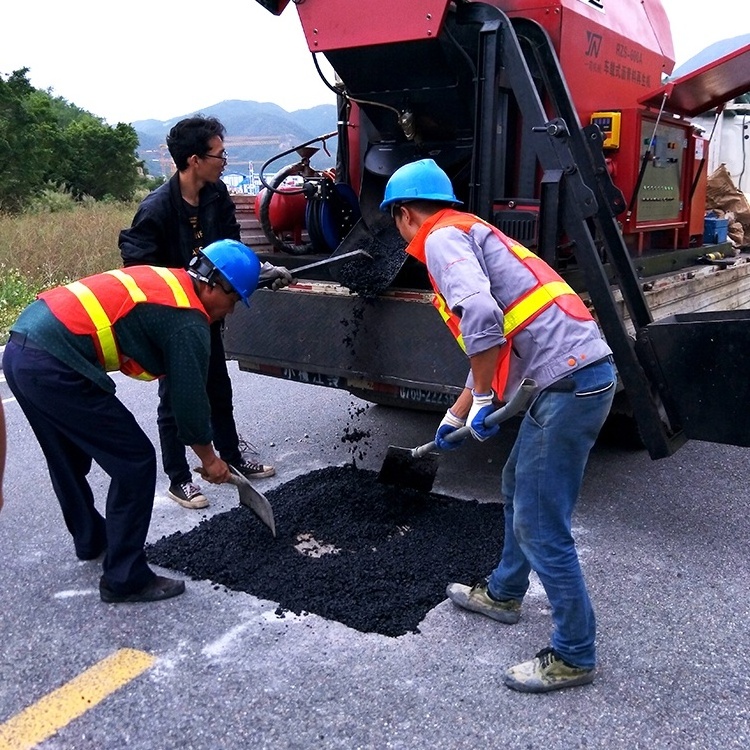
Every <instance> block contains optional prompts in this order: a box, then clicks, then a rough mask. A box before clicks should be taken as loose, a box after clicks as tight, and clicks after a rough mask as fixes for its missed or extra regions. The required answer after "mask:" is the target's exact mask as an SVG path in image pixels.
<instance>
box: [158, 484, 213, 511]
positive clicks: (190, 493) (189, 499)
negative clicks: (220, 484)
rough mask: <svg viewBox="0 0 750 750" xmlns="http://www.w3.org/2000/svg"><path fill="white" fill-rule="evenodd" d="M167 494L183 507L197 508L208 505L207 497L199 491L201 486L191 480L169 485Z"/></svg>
mask: <svg viewBox="0 0 750 750" xmlns="http://www.w3.org/2000/svg"><path fill="white" fill-rule="evenodd" d="M167 495H169V497H171V498H172V500H174V501H175V502H176V503H179V504H180V505H181V506H182V507H183V508H194V509H198V508H205V507H206V506H207V505H208V499H207V498H206V496H205V495H204V494H203V493H202V492H201V488H200V487H199V486H198V485H197V484H193V483H192V482H182V483H180V484H173V485H170V487H169V491H168V492H167Z"/></svg>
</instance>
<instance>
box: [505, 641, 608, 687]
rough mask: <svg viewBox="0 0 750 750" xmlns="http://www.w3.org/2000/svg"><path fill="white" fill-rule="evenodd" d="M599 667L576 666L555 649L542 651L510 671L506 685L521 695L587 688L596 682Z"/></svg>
mask: <svg viewBox="0 0 750 750" xmlns="http://www.w3.org/2000/svg"><path fill="white" fill-rule="evenodd" d="M595 675H596V668H595V667H592V668H591V669H584V668H582V667H574V666H573V665H572V664H568V662H566V661H565V660H564V659H561V658H560V657H559V656H558V655H557V654H556V653H555V650H554V649H551V648H545V649H542V650H541V651H540V652H539V653H538V654H537V655H536V656H535V657H534V658H533V659H532V660H531V661H525V662H523V663H522V664H516V666H515V667H511V668H510V669H509V670H507V671H506V673H505V677H504V678H503V682H505V684H506V685H507V686H508V687H509V688H512V689H513V690H518V691H519V692H521V693H548V692H549V691H550V690H559V689H560V688H567V687H575V686H576V685H587V684H588V683H590V682H593V681H594V676H595Z"/></svg>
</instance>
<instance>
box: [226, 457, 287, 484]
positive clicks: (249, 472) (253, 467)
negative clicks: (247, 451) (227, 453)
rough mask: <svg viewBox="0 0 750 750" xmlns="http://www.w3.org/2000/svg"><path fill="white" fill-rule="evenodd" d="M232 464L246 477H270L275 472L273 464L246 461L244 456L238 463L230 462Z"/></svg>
mask: <svg viewBox="0 0 750 750" xmlns="http://www.w3.org/2000/svg"><path fill="white" fill-rule="evenodd" d="M232 466H234V468H235V469H237V471H239V472H240V474H242V475H243V476H244V477H245V478H246V479H264V478H265V477H272V476H273V475H274V474H275V473H276V469H274V467H273V466H269V465H267V464H260V463H256V462H255V461H246V460H245V459H244V458H243V459H242V461H240V462H239V463H236V464H232Z"/></svg>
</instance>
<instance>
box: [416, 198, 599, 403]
mask: <svg viewBox="0 0 750 750" xmlns="http://www.w3.org/2000/svg"><path fill="white" fill-rule="evenodd" d="M475 224H483V225H484V226H486V227H488V228H489V229H490V230H491V231H492V232H493V233H494V234H495V235H496V236H497V237H498V239H499V240H500V241H501V242H502V244H503V247H504V248H505V249H507V250H508V252H510V253H511V255H513V256H514V257H515V258H516V259H517V260H518V261H519V262H521V263H523V265H524V266H525V268H526V269H527V270H528V271H529V273H531V275H532V276H533V277H534V279H535V280H536V282H537V283H536V285H535V286H532V287H531V289H529V290H527V291H526V292H524V293H523V294H522V295H521V296H519V297H518V298H516V299H515V300H513V302H511V303H510V304H509V305H508V306H507V307H506V308H505V309H504V310H503V335H504V336H505V338H506V340H507V342H508V343H509V344H510V343H511V340H512V338H513V336H515V335H516V334H517V333H518V332H519V331H522V330H523V329H524V328H525V327H526V326H528V325H529V324H530V323H532V322H533V321H534V320H535V319H536V318H537V317H538V316H539V315H541V314H542V313H543V312H544V311H545V310H547V309H548V308H550V307H551V306H552V305H557V306H558V307H559V308H560V309H561V310H562V311H563V312H564V313H565V314H566V315H569V316H571V317H572V318H575V319H576V320H586V321H588V320H593V318H592V316H591V313H590V312H589V310H588V308H587V307H586V305H585V304H584V302H583V300H582V299H581V298H580V297H579V296H578V295H577V294H576V293H575V291H574V290H573V288H572V287H571V286H569V285H568V284H567V283H566V282H565V281H563V279H562V278H561V277H560V276H559V275H558V274H557V272H556V271H555V270H554V269H553V268H552V267H551V266H549V265H548V264H547V263H545V262H544V261H543V260H542V259H541V258H539V257H538V256H537V255H535V254H534V253H532V252H531V250H529V249H528V248H526V247H524V246H523V245H520V244H519V243H518V242H515V241H514V240H512V239H511V238H510V237H507V236H506V235H504V234H503V233H502V232H501V231H500V230H499V229H497V227H494V226H492V225H491V224H489V223H488V222H486V221H483V220H482V219H480V218H479V217H477V216H473V215H472V214H466V213H462V212H460V211H456V210H454V209H445V210H444V211H440V212H438V213H437V214H435V215H434V216H433V217H430V218H429V219H428V220H427V221H426V222H425V223H424V224H423V225H422V227H420V230H419V231H418V233H417V235H416V237H415V238H414V239H413V240H412V242H411V243H410V244H409V247H408V248H407V252H408V253H409V254H410V255H413V256H414V257H415V258H417V259H419V260H421V261H422V262H423V263H425V265H426V258H425V242H426V240H427V237H428V236H429V235H430V234H432V233H433V232H435V231H436V230H438V229H443V228H444V227H455V228H456V229H460V230H461V231H463V232H469V230H470V229H471V227H472V226H474V225H475ZM428 276H429V277H430V283H431V284H432V288H433V290H434V292H435V297H434V299H433V304H434V306H435V308H436V309H437V311H438V312H439V313H440V317H441V318H442V319H443V321H444V322H445V324H446V325H447V326H448V328H449V329H450V331H451V333H452V334H453V336H454V337H455V339H456V341H457V342H458V345H459V346H460V347H461V348H462V349H463V350H464V352H465V351H466V345H465V342H464V339H463V335H462V334H461V319H460V318H459V317H458V316H457V315H456V314H455V313H454V312H453V311H452V310H451V309H450V308H449V307H448V304H447V302H446V301H445V299H444V297H443V296H442V294H441V293H440V291H439V289H438V286H437V284H436V283H435V280H434V279H433V278H432V275H431V274H428ZM509 354H510V346H505V347H503V349H502V350H501V353H500V357H499V360H498V366H497V371H496V374H495V383H494V384H493V387H494V388H495V391H496V393H502V392H503V390H504V388H505V382H506V380H507V373H508V367H509V357H508V355H509Z"/></svg>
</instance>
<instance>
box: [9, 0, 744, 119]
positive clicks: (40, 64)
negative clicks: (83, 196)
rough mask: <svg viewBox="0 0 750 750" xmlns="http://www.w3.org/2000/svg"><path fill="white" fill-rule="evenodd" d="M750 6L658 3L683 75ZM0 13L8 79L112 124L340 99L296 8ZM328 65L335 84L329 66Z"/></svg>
mask: <svg viewBox="0 0 750 750" xmlns="http://www.w3.org/2000/svg"><path fill="white" fill-rule="evenodd" d="M610 1H614V2H618V0H610ZM404 2H408V0H404ZM747 2H748V0H713V2H711V3H709V4H707V5H705V6H704V7H702V8H700V9H696V8H695V7H694V6H693V5H692V4H690V3H688V2H686V0H662V3H663V5H664V8H665V10H666V12H667V15H668V17H669V19H670V23H671V26H672V35H673V40H674V46H675V57H676V67H679V66H680V65H681V64H682V63H684V62H686V61H687V60H688V59H690V58H691V57H693V55H695V54H697V53H698V52H700V51H701V50H703V49H705V48H706V47H708V46H709V45H710V44H712V43H713V42H716V41H719V40H722V39H726V38H728V37H735V36H738V35H740V34H746V33H748V32H750V14H748V12H747ZM688 5H690V6H691V9H690V10H688V9H687V6H688ZM4 6H5V7H3V10H2V15H1V16H0V24H2V27H1V30H2V41H1V42H0V75H2V76H3V77H4V78H7V76H8V75H9V74H10V73H11V72H13V71H14V70H18V69H19V68H29V73H28V77H29V80H30V82H31V84H32V85H33V86H34V87H36V88H39V89H45V90H46V89H51V91H52V93H53V94H54V95H55V96H61V97H63V98H64V99H66V100H67V101H68V102H70V103H72V104H75V105H76V106H78V107H81V108H82V109H85V110H88V111H89V112H91V113H92V114H94V115H96V116H98V117H101V118H103V119H104V120H106V121H107V122H108V123H109V124H110V125H114V124H116V123H117V122H126V123H131V122H135V121H137V120H145V119H157V120H169V119H172V118H175V117H179V116H181V115H184V114H188V113H191V112H195V111H200V110H201V108H205V107H209V106H211V105H212V104H217V103H219V102H221V101H224V100H227V99H240V100H245V101H258V102H273V103H275V104H278V105H279V106H281V107H283V108H284V109H286V110H288V111H294V110H297V109H307V108H308V107H314V106H316V105H318V104H333V103H334V102H335V97H334V95H333V93H332V92H331V91H330V90H329V89H328V88H327V87H326V86H325V85H324V84H323V83H322V82H321V81H320V79H319V77H318V74H317V72H316V70H315V67H314V65H313V62H312V56H311V54H310V52H309V51H308V48H307V43H306V41H305V38H304V35H303V33H302V28H301V25H300V22H299V18H298V17H297V13H296V8H295V6H294V4H293V3H291V2H290V3H289V6H288V7H287V8H286V10H285V11H284V12H283V13H282V14H281V16H274V15H273V14H271V13H269V12H268V11H267V10H265V9H264V8H263V7H261V6H260V5H259V4H258V3H256V2H255V1H254V0H222V2H218V3H217V4H216V5H215V6H214V5H212V4H211V3H209V2H205V0H204V1H203V2H197V0H115V2H112V1H111V0H110V1H109V2H102V0H67V1H66V2H60V0H6V2H5V3H4ZM319 57H322V56H319ZM321 67H323V68H324V70H325V72H326V73H327V74H328V75H329V76H330V80H332V73H331V71H330V68H328V67H327V65H326V63H325V61H324V60H321Z"/></svg>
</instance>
